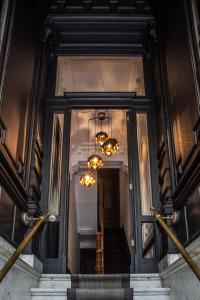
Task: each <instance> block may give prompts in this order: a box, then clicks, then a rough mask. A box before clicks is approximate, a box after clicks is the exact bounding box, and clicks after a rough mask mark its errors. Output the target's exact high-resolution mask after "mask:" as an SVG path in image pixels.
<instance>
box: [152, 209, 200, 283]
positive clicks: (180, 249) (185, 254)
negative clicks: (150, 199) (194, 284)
mask: <svg viewBox="0 0 200 300" xmlns="http://www.w3.org/2000/svg"><path fill="white" fill-rule="evenodd" d="M151 212H152V213H153V215H154V217H155V219H156V221H157V222H158V223H159V224H160V226H161V227H162V229H163V230H164V231H165V233H166V234H167V235H168V237H169V238H170V239H171V241H172V242H173V243H174V245H175V247H176V249H177V250H178V252H180V253H181V254H182V256H183V258H184V259H185V261H186V262H187V264H188V265H189V266H190V268H191V269H192V271H193V272H194V273H195V275H196V276H197V278H198V279H199V280H200V268H199V266H198V265H197V263H196V262H195V261H194V260H193V259H192V257H191V256H190V254H189V253H188V252H187V250H186V249H185V247H184V246H183V245H182V244H181V242H180V241H179V240H178V239H177V237H176V235H175V234H174V232H173V231H172V229H171V228H170V227H169V226H168V224H167V223H166V222H165V221H164V220H163V219H165V217H163V216H162V215H161V214H160V213H159V212H158V211H157V210H156V208H154V207H152V208H151ZM179 218H180V216H179Z"/></svg>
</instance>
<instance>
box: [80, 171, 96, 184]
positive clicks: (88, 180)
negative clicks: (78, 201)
mask: <svg viewBox="0 0 200 300" xmlns="http://www.w3.org/2000/svg"><path fill="white" fill-rule="evenodd" d="M80 183H81V184H82V185H83V186H85V187H90V186H91V185H93V184H94V183H95V177H94V175H93V174H92V173H91V172H90V171H87V172H85V173H84V174H83V175H82V176H81V178H80Z"/></svg>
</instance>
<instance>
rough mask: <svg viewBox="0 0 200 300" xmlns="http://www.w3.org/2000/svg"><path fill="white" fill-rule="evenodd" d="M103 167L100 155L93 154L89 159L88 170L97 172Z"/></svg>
mask: <svg viewBox="0 0 200 300" xmlns="http://www.w3.org/2000/svg"><path fill="white" fill-rule="evenodd" d="M102 166H103V160H102V158H101V157H100V156H99V155H97V154H93V155H91V156H90V157H89V158H88V168H90V169H94V170H96V169H99V168H101V167H102Z"/></svg>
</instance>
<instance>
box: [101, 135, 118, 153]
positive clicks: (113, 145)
mask: <svg viewBox="0 0 200 300" xmlns="http://www.w3.org/2000/svg"><path fill="white" fill-rule="evenodd" d="M118 148H119V144H118V141H117V140H116V139H113V138H111V139H108V140H107V141H106V142H105V143H104V144H103V146H102V148H101V151H102V153H103V154H105V155H107V156H111V155H113V154H115V153H116V152H117V150H118Z"/></svg>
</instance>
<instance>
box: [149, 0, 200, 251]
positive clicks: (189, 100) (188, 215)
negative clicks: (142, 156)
mask: <svg viewBox="0 0 200 300" xmlns="http://www.w3.org/2000/svg"><path fill="white" fill-rule="evenodd" d="M155 2H157V3H156V4H157V5H155V13H156V17H157V22H158V23H157V40H156V43H155V44H154V47H152V49H151V50H152V53H153V57H154V79H155V80H154V81H155V92H156V101H157V116H158V128H159V137H160V138H159V145H158V167H159V172H160V175H159V181H160V200H161V208H162V211H163V213H165V214H170V213H171V212H172V210H173V209H176V210H180V212H181V219H180V223H179V224H178V225H177V226H175V227H174V230H175V231H176V232H177V235H178V237H179V238H180V240H181V241H182V242H183V243H184V244H185V245H186V244H188V243H189V242H190V241H192V240H193V239H194V237H195V236H197V235H198V234H199V232H200V223H199V222H198V221H197V220H198V219H199V217H200V213H199V212H200V195H199V189H198V185H199V181H200V177H199V175H200V168H199V167H200V160H199V158H200V152H199V151H200V147H199V103H200V102H199V101H200V99H199V84H200V81H199V64H198V59H199V58H198V56H197V52H195V51H194V49H195V47H196V41H195V35H194V32H193V27H194V26H193V24H192V10H191V7H190V5H188V3H189V1H187V0H183V1H172V0H170V1H155ZM162 244H163V245H164V247H163V249H162V251H163V255H164V253H166V252H167V251H169V252H170V251H174V249H173V247H171V245H170V243H169V242H168V243H167V238H166V236H163V243H162ZM167 244H168V245H167Z"/></svg>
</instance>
